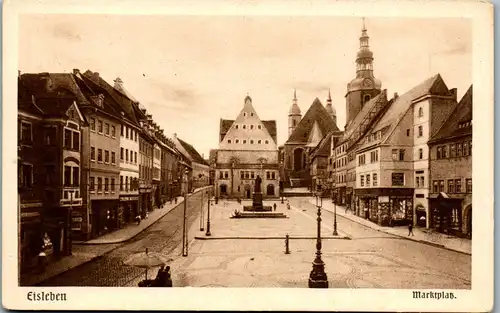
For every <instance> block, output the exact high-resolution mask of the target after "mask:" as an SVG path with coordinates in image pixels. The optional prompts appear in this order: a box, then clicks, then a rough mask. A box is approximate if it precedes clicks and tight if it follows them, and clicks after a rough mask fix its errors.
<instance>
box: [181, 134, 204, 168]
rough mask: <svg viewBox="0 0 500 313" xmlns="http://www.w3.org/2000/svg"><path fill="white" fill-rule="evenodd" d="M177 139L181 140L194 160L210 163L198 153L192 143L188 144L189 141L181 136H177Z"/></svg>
mask: <svg viewBox="0 0 500 313" xmlns="http://www.w3.org/2000/svg"><path fill="white" fill-rule="evenodd" d="M177 140H179V143H180V144H181V145H182V147H183V148H184V149H185V150H186V152H187V153H189V155H190V156H191V159H192V161H193V162H196V163H199V164H203V165H208V163H207V162H206V161H205V159H203V157H202V156H201V155H200V154H199V153H198V151H196V149H195V148H194V147H193V146H192V145H190V144H188V143H187V142H185V141H184V140H182V139H180V138H177Z"/></svg>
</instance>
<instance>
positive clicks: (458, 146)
mask: <svg viewBox="0 0 500 313" xmlns="http://www.w3.org/2000/svg"><path fill="white" fill-rule="evenodd" d="M461 156H462V143H457V157H461Z"/></svg>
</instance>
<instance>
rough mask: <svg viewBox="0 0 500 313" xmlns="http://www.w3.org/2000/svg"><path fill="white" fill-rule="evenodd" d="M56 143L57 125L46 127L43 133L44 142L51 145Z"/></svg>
mask: <svg viewBox="0 0 500 313" xmlns="http://www.w3.org/2000/svg"><path fill="white" fill-rule="evenodd" d="M55 143H56V129H55V127H46V128H45V129H44V134H43V144H44V145H46V146H51V145H54V144H55Z"/></svg>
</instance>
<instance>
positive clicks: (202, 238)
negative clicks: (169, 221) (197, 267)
mask: <svg viewBox="0 0 500 313" xmlns="http://www.w3.org/2000/svg"><path fill="white" fill-rule="evenodd" d="M194 239H197V240H219V239H221V240H224V239H257V240H266V239H281V240H285V237H284V236H267V237H257V236H247V237H245V236H227V237H200V236H195V237H194ZM289 239H316V237H315V236H309V237H292V236H290V237H289ZM323 239H339V240H351V238H350V237H349V236H336V237H333V236H325V237H323V236H321V240H323Z"/></svg>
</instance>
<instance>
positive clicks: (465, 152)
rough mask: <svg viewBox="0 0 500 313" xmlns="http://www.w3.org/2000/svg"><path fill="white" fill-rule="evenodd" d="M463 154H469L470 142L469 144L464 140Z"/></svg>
mask: <svg viewBox="0 0 500 313" xmlns="http://www.w3.org/2000/svg"><path fill="white" fill-rule="evenodd" d="M463 155H464V156H467V155H469V144H468V143H467V142H464V151H463Z"/></svg>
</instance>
